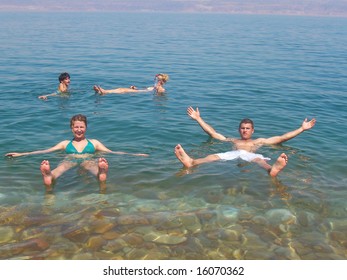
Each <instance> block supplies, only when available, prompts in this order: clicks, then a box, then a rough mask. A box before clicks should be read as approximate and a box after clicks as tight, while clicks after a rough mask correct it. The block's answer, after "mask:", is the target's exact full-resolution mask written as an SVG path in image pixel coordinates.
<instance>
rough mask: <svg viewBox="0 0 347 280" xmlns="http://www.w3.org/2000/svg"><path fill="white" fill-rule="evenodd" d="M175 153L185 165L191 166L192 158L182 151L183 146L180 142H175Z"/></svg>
mask: <svg viewBox="0 0 347 280" xmlns="http://www.w3.org/2000/svg"><path fill="white" fill-rule="evenodd" d="M175 155H176V157H177V158H178V160H179V161H180V162H182V164H183V165H184V166H185V167H192V166H193V159H192V158H191V157H190V156H188V154H187V153H186V152H185V151H184V149H183V147H182V146H181V145H180V144H177V145H176V147H175Z"/></svg>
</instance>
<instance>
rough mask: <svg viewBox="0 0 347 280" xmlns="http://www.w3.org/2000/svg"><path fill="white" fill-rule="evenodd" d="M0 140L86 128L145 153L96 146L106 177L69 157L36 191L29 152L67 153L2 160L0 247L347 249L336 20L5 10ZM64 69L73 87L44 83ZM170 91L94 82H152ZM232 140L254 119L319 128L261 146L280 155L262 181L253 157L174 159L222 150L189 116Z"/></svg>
mask: <svg viewBox="0 0 347 280" xmlns="http://www.w3.org/2000/svg"><path fill="white" fill-rule="evenodd" d="M0 22H1V24H0V30H1V32H0V51H1V56H0V64H1V67H0V91H1V92H0V102H1V103H0V104H1V105H0V118H1V122H0V151H1V153H2V154H3V155H5V154H6V153H7V152H14V151H15V152H24V151H33V150H41V149H46V148H49V147H52V146H54V145H55V144H56V143H58V142H60V141H62V140H65V139H71V137H72V134H71V130H70V128H69V120H70V118H71V117H72V116H73V115H75V114H80V113H81V114H85V115H86V116H87V117H88V132H87V137H88V138H95V139H98V140H100V141H101V142H102V143H103V144H104V145H106V146H107V147H108V148H109V149H111V150H114V151H124V152H128V153H148V154H149V157H136V156H129V155H112V154H99V155H96V157H98V156H104V157H106V158H107V160H108V162H109V174H108V181H107V190H106V192H104V193H100V191H99V186H98V183H97V180H96V178H94V177H93V176H92V175H91V174H89V173H88V172H85V171H84V170H83V169H82V168H79V167H77V168H74V169H72V170H69V171H68V172H66V173H65V174H63V175H62V176H61V177H60V178H58V180H57V182H56V184H55V186H54V191H53V193H50V194H47V193H46V192H45V188H44V185H43V182H42V177H41V174H40V170H39V167H40V163H41V161H42V160H44V159H48V160H49V161H50V164H51V166H52V167H53V168H54V167H55V166H56V165H57V164H59V163H60V162H61V161H62V160H63V159H64V156H65V155H64V153H63V152H55V153H50V154H41V155H31V156H23V157H18V158H12V159H11V158H6V157H4V156H3V158H2V160H1V161H0V178H1V180H0V225H1V227H0V233H1V234H0V256H1V258H2V259H214V260H217V259H346V257H347V254H346V248H347V236H346V230H347V222H346V221H347V219H346V218H347V202H346V197H347V190H346V171H345V168H346V167H345V165H346V155H345V153H346V139H345V131H346V128H347V127H346V117H347V113H346V109H345V108H346V105H347V97H346V95H347V92H346V88H347V29H346V26H347V21H346V19H345V18H332V17H325V18H323V17H294V16H291V17H289V16H255V15H206V14H204V15H201V14H200V15H199V14H151V13H142V14H141V13H131V14H126V13H1V17H0ZM62 72H68V73H69V74H70V75H71V85H70V88H71V94H70V95H69V96H66V97H49V98H48V100H47V101H43V100H39V99H38V96H40V95H44V94H49V93H51V92H54V91H55V90H56V89H57V86H58V76H59V74H60V73H62ZM157 73H168V74H169V75H170V80H169V82H168V83H167V84H166V86H165V87H166V90H167V91H166V93H164V94H161V95H157V94H153V93H151V92H150V93H140V94H124V95H116V94H110V95H106V96H99V95H97V94H95V92H94V90H93V89H92V88H93V85H95V84H97V85H101V86H102V87H104V88H107V89H109V88H117V87H128V86H130V85H136V86H137V87H139V88H144V87H148V86H152V85H153V79H154V76H155V74H157ZM188 106H193V107H194V108H195V107H199V110H200V113H201V115H202V117H203V118H204V120H205V121H206V122H207V123H209V124H210V125H212V126H213V127H214V128H215V129H216V130H217V131H218V132H220V133H222V134H223V135H225V136H228V137H238V136H239V135H238V131H237V129H238V123H239V121H240V120H241V119H242V118H251V119H252V120H253V121H254V123H255V133H254V138H258V137H271V136H275V135H282V134H284V133H286V132H288V131H292V130H295V129H297V128H299V127H300V126H301V123H302V122H303V120H304V119H305V118H308V119H311V118H316V119H317V123H316V125H315V127H314V128H313V129H311V130H309V131H306V132H304V133H302V134H301V135H299V136H297V137H296V138H295V139H292V140H290V141H288V142H285V143H283V144H282V145H276V146H271V147H262V148H261V149H260V150H258V152H259V153H261V154H263V155H264V156H266V157H270V158H271V159H272V160H271V163H273V162H274V161H275V160H276V158H277V157H278V156H279V154H281V153H282V152H285V153H286V154H287V155H288V158H289V161H288V165H287V167H286V168H285V169H284V170H283V172H281V173H280V174H279V176H278V178H277V179H271V178H270V177H269V176H268V175H267V174H266V172H265V171H264V170H262V169H261V168H260V167H259V166H257V165H255V164H249V163H245V162H242V161H238V160H236V161H229V162H214V163H210V164H205V165H201V166H198V167H195V168H191V169H188V170H187V169H184V168H182V165H181V163H180V162H179V161H178V160H177V158H176V157H175V155H174V147H175V145H176V144H178V143H180V144H181V145H182V146H183V147H184V149H185V150H186V152H187V153H188V154H189V155H190V156H192V157H194V158H197V157H204V156H206V155H208V154H212V153H219V152H224V151H228V150H231V149H232V147H231V145H230V143H224V142H221V141H217V140H213V139H211V138H209V137H208V135H206V134H205V133H204V132H203V130H202V129H201V128H200V127H199V125H198V124H197V123H196V122H195V121H194V120H192V119H190V118H189V116H188V115H187V114H186V109H187V107H188Z"/></svg>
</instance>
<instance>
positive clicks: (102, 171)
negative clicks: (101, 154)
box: [98, 158, 108, 182]
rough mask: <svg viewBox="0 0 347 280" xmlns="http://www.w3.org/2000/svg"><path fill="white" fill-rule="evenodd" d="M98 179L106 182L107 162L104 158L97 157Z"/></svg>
mask: <svg viewBox="0 0 347 280" xmlns="http://www.w3.org/2000/svg"><path fill="white" fill-rule="evenodd" d="M98 167H99V172H98V179H99V181H100V182H106V179H107V172H108V162H107V160H106V159H105V158H99V161H98Z"/></svg>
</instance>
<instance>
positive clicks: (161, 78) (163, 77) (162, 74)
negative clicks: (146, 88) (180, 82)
mask: <svg viewBox="0 0 347 280" xmlns="http://www.w3.org/2000/svg"><path fill="white" fill-rule="evenodd" d="M155 76H156V77H157V78H158V80H160V81H162V82H164V83H166V82H167V81H168V80H169V75H168V74H164V73H159V74H157V75H155ZM159 77H160V79H159Z"/></svg>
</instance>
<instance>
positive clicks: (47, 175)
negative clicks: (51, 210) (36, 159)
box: [40, 160, 54, 191]
mask: <svg viewBox="0 0 347 280" xmlns="http://www.w3.org/2000/svg"><path fill="white" fill-rule="evenodd" d="M40 170H41V174H42V179H43V183H44V184H45V186H46V189H47V191H51V190H52V183H53V179H54V178H53V175H52V172H51V167H50V165H49V161H48V160H44V161H42V162H41V166H40Z"/></svg>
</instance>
